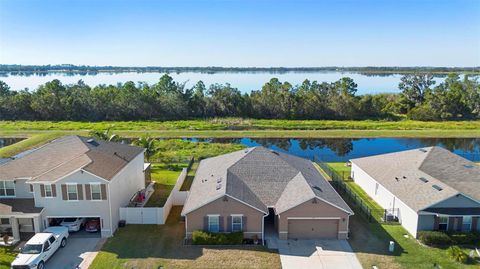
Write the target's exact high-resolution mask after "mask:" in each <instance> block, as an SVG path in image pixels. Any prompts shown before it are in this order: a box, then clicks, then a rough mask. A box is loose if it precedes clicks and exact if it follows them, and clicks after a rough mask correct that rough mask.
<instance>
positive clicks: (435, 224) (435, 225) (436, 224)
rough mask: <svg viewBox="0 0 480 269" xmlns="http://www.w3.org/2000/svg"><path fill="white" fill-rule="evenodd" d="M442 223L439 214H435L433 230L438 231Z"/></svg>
mask: <svg viewBox="0 0 480 269" xmlns="http://www.w3.org/2000/svg"><path fill="white" fill-rule="evenodd" d="M439 225H440V220H439V218H438V217H437V216H433V230H434V231H438V226H439Z"/></svg>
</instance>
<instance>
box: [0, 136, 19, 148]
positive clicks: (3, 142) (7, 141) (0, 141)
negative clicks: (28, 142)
mask: <svg viewBox="0 0 480 269" xmlns="http://www.w3.org/2000/svg"><path fill="white" fill-rule="evenodd" d="M23 139H24V138H16V137H12V138H10V137H8V138H2V137H0V148H3V147H6V146H8V145H11V144H15V143H17V142H19V141H22V140H23Z"/></svg>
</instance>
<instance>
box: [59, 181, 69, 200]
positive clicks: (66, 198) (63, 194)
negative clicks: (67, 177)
mask: <svg viewBox="0 0 480 269" xmlns="http://www.w3.org/2000/svg"><path fill="white" fill-rule="evenodd" d="M60 186H61V188H62V199H63V200H68V197H67V185H65V184H62V185H60Z"/></svg>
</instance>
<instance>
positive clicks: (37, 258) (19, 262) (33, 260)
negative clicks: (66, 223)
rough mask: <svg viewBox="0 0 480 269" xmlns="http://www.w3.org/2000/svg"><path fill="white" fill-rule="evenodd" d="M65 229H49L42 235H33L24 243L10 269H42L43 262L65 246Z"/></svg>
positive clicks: (66, 233) (43, 266)
mask: <svg viewBox="0 0 480 269" xmlns="http://www.w3.org/2000/svg"><path fill="white" fill-rule="evenodd" d="M68 235H69V234H68V228H67V227H49V228H48V229H46V230H45V231H43V232H42V233H37V234H35V235H34V236H33V237H32V238H30V240H28V241H27V243H25V245H24V246H23V248H21V249H20V253H19V254H18V255H17V257H16V258H15V260H13V262H12V266H11V268H12V269H25V268H36V269H44V268H45V262H46V261H47V260H48V259H49V258H50V257H52V255H53V254H54V253H55V251H57V250H58V248H60V247H62V248H63V247H65V246H66V245H67V238H68Z"/></svg>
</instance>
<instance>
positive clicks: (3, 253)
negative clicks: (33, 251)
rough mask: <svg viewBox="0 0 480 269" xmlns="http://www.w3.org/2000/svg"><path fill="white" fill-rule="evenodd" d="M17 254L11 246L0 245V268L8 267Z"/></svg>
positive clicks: (7, 268) (6, 268) (8, 268)
mask: <svg viewBox="0 0 480 269" xmlns="http://www.w3.org/2000/svg"><path fill="white" fill-rule="evenodd" d="M15 256H17V252H14V251H12V248H11V247H3V246H2V247H0V269H10V263H11V262H12V261H13V260H14V259H15Z"/></svg>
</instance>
